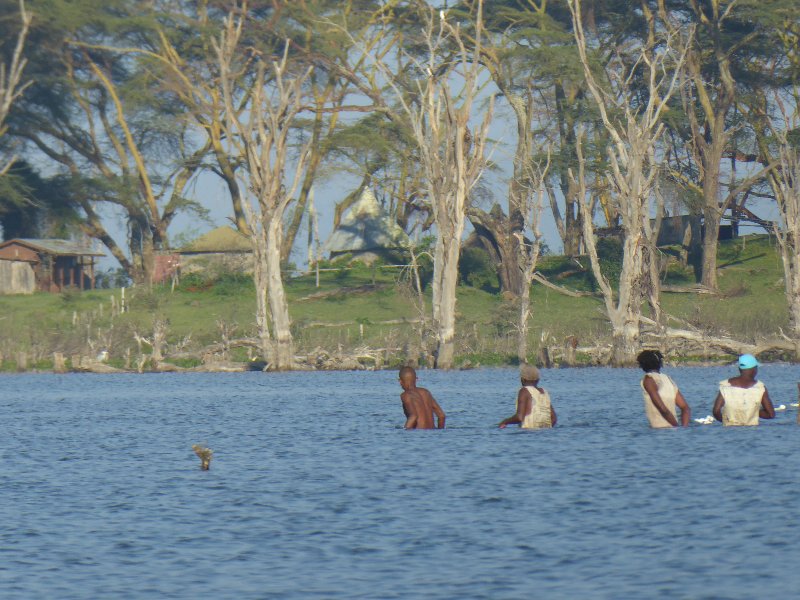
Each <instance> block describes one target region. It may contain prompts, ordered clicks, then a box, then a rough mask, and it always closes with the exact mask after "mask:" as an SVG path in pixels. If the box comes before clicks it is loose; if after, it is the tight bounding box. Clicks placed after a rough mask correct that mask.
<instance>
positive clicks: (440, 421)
mask: <svg viewBox="0 0 800 600" xmlns="http://www.w3.org/2000/svg"><path fill="white" fill-rule="evenodd" d="M431 406H432V408H433V412H434V413H436V427H437V428H438V429H444V421H445V419H446V418H447V415H445V414H444V411H443V410H442V407H441V406H439V403H438V402H436V400H435V399H434V398H433V396H432V395H431Z"/></svg>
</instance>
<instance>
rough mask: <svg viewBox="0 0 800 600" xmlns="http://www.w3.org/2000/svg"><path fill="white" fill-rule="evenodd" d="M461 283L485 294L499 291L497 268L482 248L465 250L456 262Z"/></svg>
mask: <svg viewBox="0 0 800 600" xmlns="http://www.w3.org/2000/svg"><path fill="white" fill-rule="evenodd" d="M458 273H459V275H460V276H461V282H462V283H464V284H466V285H468V286H470V287H474V288H478V289H480V290H484V291H485V292H490V293H495V292H497V291H498V290H499V289H500V280H499V278H498V277H497V268H496V267H495V265H494V261H492V258H491V256H489V253H488V252H486V250H484V249H483V248H477V247H471V248H465V249H464V250H463V251H462V252H461V259H460V260H459V261H458Z"/></svg>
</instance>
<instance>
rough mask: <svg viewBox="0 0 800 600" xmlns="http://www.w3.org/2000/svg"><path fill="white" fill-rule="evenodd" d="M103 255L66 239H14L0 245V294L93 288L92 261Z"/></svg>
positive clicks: (93, 262) (93, 267) (93, 265)
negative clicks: (68, 288)
mask: <svg viewBox="0 0 800 600" xmlns="http://www.w3.org/2000/svg"><path fill="white" fill-rule="evenodd" d="M99 256H104V254H103V253H102V252H97V251H96V250H95V249H93V248H91V247H90V246H88V245H86V244H82V243H80V242H73V241H70V240H56V239H42V240H37V239H23V238H16V239H13V240H8V241H5V242H2V243H0V294H32V293H33V292H36V291H42V292H60V291H62V290H63V289H64V288H67V287H74V288H78V289H81V290H86V289H94V270H95V259H96V258H97V257H99Z"/></svg>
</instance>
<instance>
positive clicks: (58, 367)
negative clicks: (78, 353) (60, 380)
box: [53, 352, 67, 373]
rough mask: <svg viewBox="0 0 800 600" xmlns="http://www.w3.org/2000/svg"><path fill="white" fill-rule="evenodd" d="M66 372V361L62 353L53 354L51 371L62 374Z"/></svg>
mask: <svg viewBox="0 0 800 600" xmlns="http://www.w3.org/2000/svg"><path fill="white" fill-rule="evenodd" d="M66 370H67V366H66V361H65V359H64V354H63V353H62V352H53V371H55V372H56V373H63V372H64V371H66Z"/></svg>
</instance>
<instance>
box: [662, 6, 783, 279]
mask: <svg viewBox="0 0 800 600" xmlns="http://www.w3.org/2000/svg"><path fill="white" fill-rule="evenodd" d="M790 3H791V0H790ZM652 4H655V5H656V6H657V8H655V10H657V11H658V14H659V17H660V20H661V23H662V25H663V26H664V27H665V28H667V29H668V30H669V31H671V32H672V33H673V34H674V35H679V34H680V33H681V31H682V30H684V31H685V30H686V28H694V27H696V28H697V34H696V35H691V36H687V40H688V42H687V45H688V51H687V56H686V60H685V61H684V64H683V68H682V76H683V77H685V85H682V86H681V107H682V109H683V113H684V116H685V125H684V126H678V123H677V120H673V123H672V125H673V126H675V127H677V129H678V131H679V135H678V136H677V139H675V142H674V144H673V146H674V148H673V151H672V152H671V154H672V162H673V168H672V169H671V171H670V173H671V176H672V177H673V178H674V180H675V181H676V182H678V183H679V184H680V185H682V186H684V187H685V188H687V189H688V190H690V191H691V192H693V193H694V194H695V195H696V196H697V197H698V198H699V200H700V206H701V209H700V210H701V211H702V215H703V229H704V234H703V244H702V276H701V283H702V284H703V285H704V286H705V287H706V288H708V289H709V290H712V291H716V290H717V288H718V283H717V246H718V244H719V229H720V223H721V219H722V216H723V214H724V213H725V211H726V210H727V209H728V208H729V207H730V206H731V205H732V203H734V202H735V200H736V198H737V197H738V196H740V195H741V194H743V193H744V192H747V191H748V190H749V189H750V188H751V187H752V186H753V185H754V184H755V183H756V182H758V181H759V180H761V179H763V177H764V175H765V173H766V172H767V171H768V170H769V168H770V167H765V168H764V169H761V170H759V171H757V172H755V173H753V172H752V171H751V172H750V174H749V175H748V176H747V177H745V178H744V179H742V180H741V181H735V180H733V177H732V181H731V183H730V184H729V185H728V189H727V192H726V193H723V192H724V189H725V185H724V184H723V174H724V172H723V162H724V160H725V159H727V158H730V159H731V162H732V164H733V167H732V171H734V172H735V164H736V161H737V159H738V158H739V157H740V154H739V153H737V152H736V138H737V135H738V133H739V131H740V129H741V127H740V124H739V123H738V122H737V115H736V114H735V113H736V110H737V101H738V100H737V99H738V98H739V97H740V96H741V94H742V93H744V92H746V87H748V86H750V87H755V88H759V87H761V86H764V87H769V86H770V83H771V82H770V77H771V76H774V73H773V74H772V75H770V74H769V72H768V71H767V70H765V69H762V64H763V63H762V61H761V60H759V59H760V58H761V57H762V56H763V55H765V54H766V55H769V54H771V53H774V49H775V48H778V47H779V44H775V43H774V41H772V40H770V39H769V38H770V37H771V36H772V32H771V30H772V29H773V26H770V25H769V24H768V22H769V21H770V19H765V15H769V14H770V13H771V12H773V11H776V10H787V9H786V5H787V2H785V1H784V0H767V1H766V2H761V3H755V2H737V1H736V0H710V1H706V2H699V1H697V0H692V1H691V2H681V3H674V2H667V1H666V0H657V1H656V2H653V3H652ZM759 5H761V6H759ZM794 10H796V7H795V9H794ZM753 160H755V157H754V158H753ZM733 174H734V173H733V172H732V173H731V175H732V176H733Z"/></svg>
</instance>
